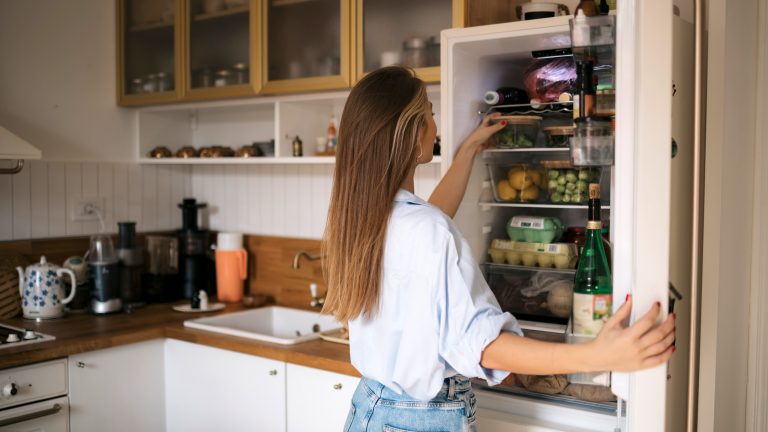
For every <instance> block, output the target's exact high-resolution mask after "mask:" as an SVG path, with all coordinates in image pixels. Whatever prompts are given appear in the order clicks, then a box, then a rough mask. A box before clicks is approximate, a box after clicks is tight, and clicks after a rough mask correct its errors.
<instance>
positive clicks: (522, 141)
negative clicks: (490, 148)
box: [494, 115, 541, 149]
mask: <svg viewBox="0 0 768 432" xmlns="http://www.w3.org/2000/svg"><path fill="white" fill-rule="evenodd" d="M501 121H506V122H507V125H506V126H504V129H502V130H500V131H499V132H497V133H496V148H500V149H513V148H531V147H535V146H536V138H537V136H538V135H539V128H540V126H541V117H539V116H524V115H512V116H499V117H496V118H495V119H494V122H495V123H498V122H501Z"/></svg>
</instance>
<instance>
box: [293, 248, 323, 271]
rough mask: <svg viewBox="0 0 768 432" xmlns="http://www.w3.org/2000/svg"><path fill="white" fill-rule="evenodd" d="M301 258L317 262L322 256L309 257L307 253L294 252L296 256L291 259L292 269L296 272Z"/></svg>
mask: <svg viewBox="0 0 768 432" xmlns="http://www.w3.org/2000/svg"><path fill="white" fill-rule="evenodd" d="M301 257H304V258H306V259H308V260H310V261H315V260H319V259H320V258H322V255H319V254H318V255H310V254H309V253H308V252H307V251H303V250H302V251H298V252H296V255H294V257H293V269H294V270H298V268H299V261H300V260H301Z"/></svg>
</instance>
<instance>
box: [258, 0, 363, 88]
mask: <svg viewBox="0 0 768 432" xmlns="http://www.w3.org/2000/svg"><path fill="white" fill-rule="evenodd" d="M269 1H270V0H263V1H262V8H261V13H262V16H261V23H262V25H261V33H260V36H261V47H262V54H261V73H262V88H261V92H262V93H265V94H277V93H300V92H306V91H318V90H336V89H343V88H349V87H350V86H351V85H352V67H351V65H352V39H351V38H352V16H353V15H352V2H353V1H354V0H338V1H339V3H340V13H341V16H340V17H339V23H340V24H341V29H340V31H339V36H340V37H339V44H340V46H339V54H340V57H341V58H340V65H339V66H340V67H339V74H338V75H331V76H323V77H307V78H295V79H285V80H270V79H269V74H268V69H269V41H268V35H269V26H268V20H269V12H268V11H269Z"/></svg>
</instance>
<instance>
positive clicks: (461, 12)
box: [352, 0, 467, 84]
mask: <svg viewBox="0 0 768 432" xmlns="http://www.w3.org/2000/svg"><path fill="white" fill-rule="evenodd" d="M352 1H353V2H354V6H355V7H354V11H355V20H354V29H355V46H354V47H353V48H354V56H353V57H354V59H355V61H354V63H353V64H354V82H353V83H352V84H355V83H357V82H358V81H360V80H361V79H362V78H363V77H364V76H365V75H366V72H365V70H364V68H365V53H364V52H363V50H364V46H365V39H364V37H365V35H364V29H363V8H364V3H365V0H352ZM417 1H418V0H417ZM466 9H467V3H466V0H453V1H452V2H451V27H453V28H456V27H464V25H465V19H466V18H465V17H466ZM415 71H416V75H417V76H418V77H419V78H421V79H422V80H424V81H425V82H428V83H433V82H439V81H440V66H432V67H424V68H416V69H415Z"/></svg>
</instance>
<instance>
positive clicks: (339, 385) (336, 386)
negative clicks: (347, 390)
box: [333, 383, 341, 390]
mask: <svg viewBox="0 0 768 432" xmlns="http://www.w3.org/2000/svg"><path fill="white" fill-rule="evenodd" d="M333 389H334V390H341V383H338V384H334V385H333Z"/></svg>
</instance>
